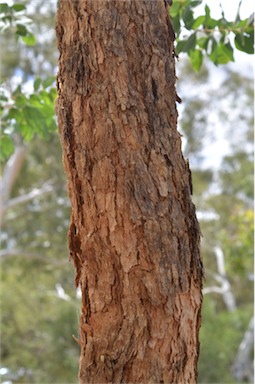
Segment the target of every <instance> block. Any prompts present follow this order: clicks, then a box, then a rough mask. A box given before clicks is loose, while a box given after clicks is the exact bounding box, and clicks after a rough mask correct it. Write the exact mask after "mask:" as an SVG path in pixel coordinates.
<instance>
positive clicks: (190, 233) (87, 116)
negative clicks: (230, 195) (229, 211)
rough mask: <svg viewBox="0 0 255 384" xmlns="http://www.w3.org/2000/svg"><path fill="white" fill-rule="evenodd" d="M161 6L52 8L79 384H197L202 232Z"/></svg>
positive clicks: (66, 5)
mask: <svg viewBox="0 0 255 384" xmlns="http://www.w3.org/2000/svg"><path fill="white" fill-rule="evenodd" d="M166 3H167V2H164V1H156V2H147V1H143V2H141V1H132V2H130V1H124V2H118V1H111V2H99V1H96V2H92V1H87V2H84V1H75V2H73V1H66V0H65V1H60V2H59V9H58V15H57V27H56V29H57V39H58V46H59V50H60V60H59V73H58V93H59V97H58V104H57V109H58V112H57V114H58V124H59V131H60V136H61V141H62V147H63V158H64V166H65V171H66V175H67V181H68V193H69V197H70V200H71V204H72V213H71V223H70V229H69V247H70V254H71V256H72V258H73V260H74V264H75V267H76V271H77V276H76V284H77V285H79V284H80V285H81V290H82V314H81V318H80V340H79V343H80V345H81V357H80V371H79V378H80V382H81V383H89V382H91V383H95V382H123V381H125V382H141V381H142V382H172V383H173V382H176V383H177V382H178V383H188V382H190V383H192V382H195V381H196V376H197V359H198V353H199V342H198V330H199V326H200V310H201V303H202V295H201V287H202V276H203V271H202V264H201V259H200V255H199V236H200V232H199V226H198V223H197V220H196V216H195V209H194V205H193V204H192V202H191V193H192V185H191V180H190V170H189V166H188V163H187V162H186V161H185V160H184V158H183V156H182V153H181V141H180V135H179V133H178V131H177V129H176V124H177V111H176V99H178V96H177V95H176V90H175V79H176V76H175V53H174V47H173V42H174V32H173V29H172V25H171V21H170V18H169V13H168V11H169V10H168V5H167V4H166Z"/></svg>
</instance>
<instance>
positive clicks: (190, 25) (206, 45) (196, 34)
mask: <svg viewBox="0 0 255 384" xmlns="http://www.w3.org/2000/svg"><path fill="white" fill-rule="evenodd" d="M201 3H202V0H196V1H192V0H182V1H179V0H173V4H172V6H171V8H170V15H171V18H172V22H173V27H174V30H175V33H176V41H177V46H176V52H177V53H178V54H179V53H181V52H185V53H187V54H188V56H189V58H190V61H191V64H192V67H193V68H194V70H196V71H199V70H200V68H201V66H202V63H203V58H204V57H205V56H207V57H208V58H209V59H210V60H211V61H212V62H213V63H214V64H215V65H218V64H226V63H228V62H229V61H234V49H233V43H232V42H231V37H234V46H235V48H236V49H238V50H240V51H243V52H246V53H248V54H253V53H254V14H252V15H251V16H250V17H249V18H246V19H244V20H241V18H240V7H241V1H240V3H239V7H238V10H237V16H236V19H235V21H228V20H227V19H226V17H225V14H224V11H223V10H222V14H221V18H220V19H214V18H212V17H211V11H210V8H209V7H208V5H205V8H204V14H203V15H200V16H198V17H196V18H195V17H194V8H196V7H197V6H199V5H201Z"/></svg>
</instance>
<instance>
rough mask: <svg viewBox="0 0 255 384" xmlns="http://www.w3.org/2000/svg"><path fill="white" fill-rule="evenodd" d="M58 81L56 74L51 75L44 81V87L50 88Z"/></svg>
mask: <svg viewBox="0 0 255 384" xmlns="http://www.w3.org/2000/svg"><path fill="white" fill-rule="evenodd" d="M55 81H56V76H50V77H48V78H47V79H46V80H44V81H43V83H42V84H43V88H48V87H50V86H52V84H53V83H54V82H55Z"/></svg>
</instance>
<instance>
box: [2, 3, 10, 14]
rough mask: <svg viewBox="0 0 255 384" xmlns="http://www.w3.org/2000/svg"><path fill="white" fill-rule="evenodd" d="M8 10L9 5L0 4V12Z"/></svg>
mask: <svg viewBox="0 0 255 384" xmlns="http://www.w3.org/2000/svg"><path fill="white" fill-rule="evenodd" d="M8 11H9V5H8V4H6V3H3V4H0V13H7V12H8Z"/></svg>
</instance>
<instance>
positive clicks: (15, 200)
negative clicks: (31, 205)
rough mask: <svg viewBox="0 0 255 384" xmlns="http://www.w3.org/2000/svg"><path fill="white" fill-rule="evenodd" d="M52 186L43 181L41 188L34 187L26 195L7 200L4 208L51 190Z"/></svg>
mask: <svg viewBox="0 0 255 384" xmlns="http://www.w3.org/2000/svg"><path fill="white" fill-rule="evenodd" d="M53 189H54V188H53V186H52V185H50V184H48V183H45V184H44V185H43V186H42V187H41V188H34V189H32V191H30V192H29V193H27V194H26V195H22V196H18V197H14V198H13V199H11V200H9V201H8V202H7V203H6V205H5V209H6V210H7V209H9V208H13V207H14V206H15V205H18V204H22V203H26V202H27V201H30V200H33V199H34V198H35V197H37V196H41V195H43V194H44V193H49V192H52V191H53Z"/></svg>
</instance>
